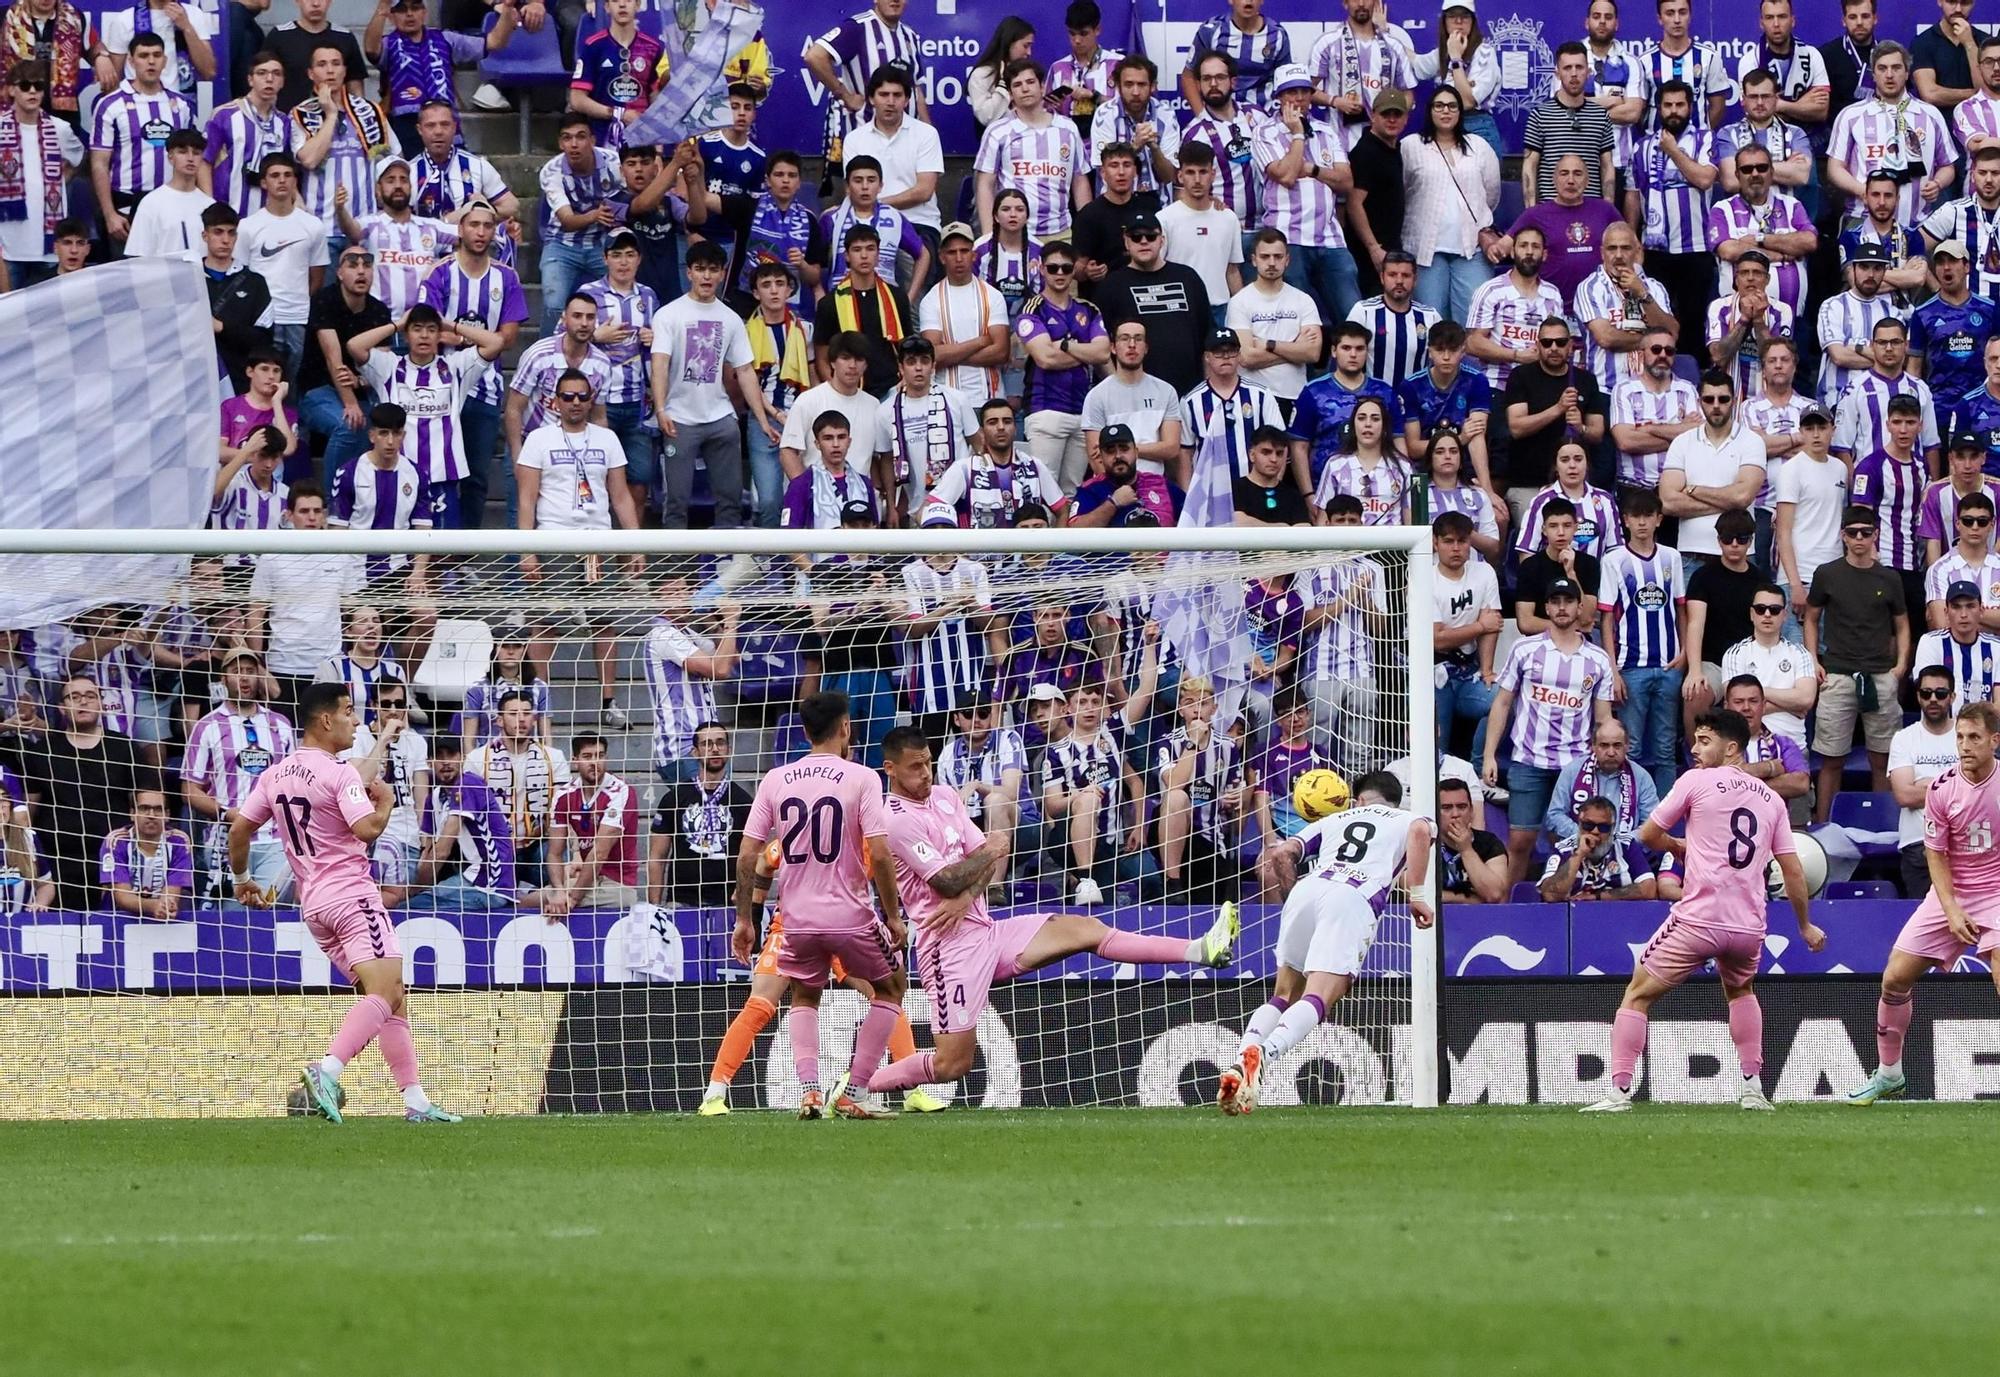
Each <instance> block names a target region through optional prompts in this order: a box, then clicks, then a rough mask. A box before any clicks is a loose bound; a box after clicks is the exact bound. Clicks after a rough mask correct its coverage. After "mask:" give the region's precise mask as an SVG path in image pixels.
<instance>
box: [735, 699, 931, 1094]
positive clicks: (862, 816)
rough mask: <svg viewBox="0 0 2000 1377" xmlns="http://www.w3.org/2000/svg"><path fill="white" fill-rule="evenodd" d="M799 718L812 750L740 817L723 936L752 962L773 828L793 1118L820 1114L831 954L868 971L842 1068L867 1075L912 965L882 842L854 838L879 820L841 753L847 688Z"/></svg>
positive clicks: (766, 784) (873, 784)
mask: <svg viewBox="0 0 2000 1377" xmlns="http://www.w3.org/2000/svg"><path fill="white" fill-rule="evenodd" d="M799 723H800V725H801V726H802V727H804V728H805V733H806V740H807V741H808V742H810V743H811V744H812V750H811V751H810V752H809V753H808V754H806V755H804V756H802V757H800V758H799V759H797V760H795V761H793V762H792V763H791V764H789V765H780V766H779V767H778V768H777V769H775V770H772V771H771V772H770V773H769V774H767V775H765V776H764V778H763V781H762V782H761V783H759V784H758V786H757V796H756V798H755V799H753V800H752V801H751V804H750V817H749V820H748V821H747V822H745V823H744V825H743V844H742V848H741V850H739V851H738V852H737V855H736V931H735V933H734V935H733V936H732V937H731V939H730V944H729V946H730V950H731V951H732V952H734V953H735V956H736V959H737V960H738V961H741V962H742V963H743V964H744V965H746V966H747V965H749V964H750V953H751V949H752V947H754V946H755V944H756V941H757V901H756V890H757V885H758V881H757V858H758V854H759V853H760V852H761V851H762V850H763V849H764V842H765V841H766V840H767V839H768V838H769V837H771V836H772V834H773V833H776V835H777V837H778V850H779V853H780V855H781V856H782V857H783V860H784V870H785V941H784V948H783V950H782V951H781V952H780V954H779V956H778V974H779V975H782V976H784V977H785V978H786V979H787V980H789V981H791V982H792V989H791V1003H792V1017H791V1035H792V1064H793V1066H795V1067H796V1068H797V1070H798V1073H799V1088H800V1096H799V1117H800V1118H801V1119H818V1118H822V1117H824V1115H825V1112H826V1099H825V1097H824V1096H823V1095H822V1094H821V1093H820V1088H819V1000H820V994H821V992H822V991H823V990H824V989H825V988H826V982H827V979H828V977H829V976H830V975H831V974H832V968H833V963H834V962H835V961H836V960H837V961H839V962H840V964H841V966H842V968H843V969H844V970H845V972H846V974H847V975H848V976H855V977H859V978H860V979H862V980H865V981H867V982H868V985H869V987H870V989H872V990H873V991H874V994H873V997H872V998H870V1000H869V1001H868V1012H867V1013H866V1014H865V1015H863V1016H862V1019H861V1028H860V1030H859V1031H858V1032H857V1033H855V1035H854V1065H853V1067H852V1069H851V1070H850V1071H849V1073H848V1074H849V1078H851V1079H852V1080H853V1081H855V1082H856V1083H857V1084H865V1083H866V1081H867V1072H868V1071H872V1070H874V1069H875V1068H876V1067H878V1066H880V1065H881V1064H882V1053H883V1052H884V1051H885V1050H886V1049H887V1048H888V1045H889V1034H890V1032H891V1031H892V1030H894V1028H895V1026H896V1019H897V1017H898V1016H899V1015H900V1014H901V1013H902V1009H903V992H904V991H905V990H906V989H908V988H909V976H908V975H907V974H906V973H905V972H904V970H903V947H904V943H905V941H906V940H907V936H906V934H905V932H904V929H903V915H902V910H901V907H900V905H898V903H897V902H896V879H895V872H894V871H893V870H892V869H891V868H890V865H889V849H888V848H887V847H886V846H881V845H877V846H875V847H874V848H872V852H871V854H869V855H868V856H867V858H866V859H864V856H863V851H864V846H863V843H864V842H865V840H866V839H867V838H869V837H879V836H881V835H883V833H884V832H885V831H886V830H887V819H886V815H885V814H884V812H883V810H882V781H881V779H880V778H879V777H877V775H876V774H875V772H874V771H873V770H870V769H869V768H867V767H866V766H865V765H859V764H856V763H855V762H854V761H852V760H849V759H848V758H847V752H848V747H849V744H850V742H851V741H852V740H853V735H854V728H853V723H852V722H851V721H850V720H849V719H848V715H847V695H846V694H844V693H837V692H829V693H815V694H813V695H811V696H810V697H808V698H807V699H806V700H805V701H804V702H803V703H801V704H800V705H799ZM871 873H872V878H873V879H874V882H875V893H876V896H877V897H878V898H879V899H880V901H881V904H882V917H881V919H880V920H877V918H876V917H875V907H874V905H873V904H871V903H870V902H869V900H868V882H869V879H870V878H871ZM864 1068H865V1070H864ZM843 1084H845V1082H843ZM833 1107H834V1112H835V1113H836V1114H839V1115H841V1116H842V1117H843V1118H849V1119H873V1118H893V1117H894V1116H893V1115H888V1114H880V1113H877V1112H875V1111H872V1110H870V1109H868V1108H867V1107H866V1106H865V1105H862V1104H861V1103H859V1102H858V1101H855V1100H852V1099H846V1100H843V1099H842V1097H840V1096H838V1095H836V1096H835V1097H834V1105H833Z"/></svg>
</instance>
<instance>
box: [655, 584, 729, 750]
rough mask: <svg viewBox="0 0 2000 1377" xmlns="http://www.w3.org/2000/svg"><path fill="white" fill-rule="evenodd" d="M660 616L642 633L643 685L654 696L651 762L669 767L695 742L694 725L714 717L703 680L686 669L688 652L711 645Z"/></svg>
mask: <svg viewBox="0 0 2000 1377" xmlns="http://www.w3.org/2000/svg"><path fill="white" fill-rule="evenodd" d="M714 648H715V647H714V644H713V642H708V641H704V640H696V639H695V637H694V636H692V635H690V634H689V633H688V632H687V631H685V630H683V629H682V628H680V627H678V626H676V625H674V624H673V623H672V622H670V621H668V620H667V619H666V618H665V617H656V618H654V620H653V629H652V630H651V631H648V632H647V633H646V690H647V692H648V693H649V694H651V695H652V699H653V763H654V764H655V765H657V766H659V767H661V768H663V769H664V768H671V767H672V766H673V763H674V762H675V761H676V760H679V759H680V758H681V757H683V756H685V755H687V754H688V752H689V751H690V750H692V749H693V747H694V734H695V729H696V728H697V727H699V726H701V724H702V723H704V722H713V721H715V720H717V719H716V713H715V694H714V693H713V692H712V691H711V690H710V688H709V683H708V680H706V679H703V678H700V677H698V676H696V675H693V674H690V673H689V672H688V670H687V662H688V659H689V657H690V656H694V655H705V654H708V653H709V652H711V651H713V650H714Z"/></svg>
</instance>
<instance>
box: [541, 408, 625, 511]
mask: <svg viewBox="0 0 2000 1377" xmlns="http://www.w3.org/2000/svg"><path fill="white" fill-rule="evenodd" d="M515 463H516V466H517V467H520V468H526V469H540V470H541V471H542V489H541V493H540V495H539V497H538V498H537V500H536V502H535V525H536V527H537V528H539V529H541V530H544V531H608V530H610V529H611V488H610V484H609V483H607V482H606V475H607V474H609V473H610V471H611V470H612V469H622V468H624V467H625V446H624V445H622V444H620V443H619V442H618V437H617V436H616V435H614V434H613V433H612V432H611V431H609V430H606V429H605V428H604V427H603V426H597V425H589V424H586V425H585V426H584V428H583V430H582V431H581V432H571V431H567V430H564V429H563V428H562V424H561V423H560V422H554V421H552V422H550V423H549V424H548V425H545V426H539V427H537V428H536V429H534V430H531V431H529V432H528V438H527V439H526V440H524V441H522V442H521V457H520V458H519V459H518V460H516V461H515Z"/></svg>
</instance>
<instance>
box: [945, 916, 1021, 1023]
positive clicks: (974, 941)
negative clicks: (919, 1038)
mask: <svg viewBox="0 0 2000 1377" xmlns="http://www.w3.org/2000/svg"><path fill="white" fill-rule="evenodd" d="M1048 920H1049V915H1048V914H1046V913H1030V914H1025V915H1022V916H1021V917H1017V918H1004V919H1002V920H1001V921H999V922H997V923H960V924H959V925H958V926H957V927H955V928H953V929H952V930H951V931H950V932H948V933H946V934H945V935H944V936H943V937H939V938H929V939H925V938H920V939H919V940H918V943H917V969H918V973H919V974H920V975H921V976H922V978H923V982H924V989H925V990H926V991H927V992H928V993H929V995H930V998H931V1030H932V1031H933V1032H938V1033H969V1032H971V1031H972V1030H973V1029H974V1028H976V1027H977V1026H978V1024H979V1014H980V1011H981V1010H982V1009H984V1008H985V1007H986V999H987V996H988V994H989V993H991V991H992V989H993V986H994V985H995V984H997V983H999V982H1000V981H1003V980H1012V979H1013V978H1014V977H1015V976H1017V975H1019V974H1021V971H1022V969H1023V968H1022V965H1021V957H1022V956H1023V954H1025V953H1026V951H1027V950H1028V944H1029V943H1030V942H1032V941H1034V940H1035V934H1036V933H1038V932H1040V931H1041V930H1042V925H1043V924H1044V923H1046V922H1048Z"/></svg>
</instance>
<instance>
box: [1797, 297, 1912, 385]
mask: <svg viewBox="0 0 2000 1377" xmlns="http://www.w3.org/2000/svg"><path fill="white" fill-rule="evenodd" d="M1884 316H1894V317H1895V318H1896V319H1897V320H1900V321H1902V322H1903V323H1904V324H1906V325H1907V324H1908V323H1909V320H1910V310H1909V308H1908V307H1907V306H1902V305H1899V304H1898V303H1897V301H1896V294H1895V293H1894V292H1877V293H1876V294H1875V295H1874V296H1872V297H1869V298H1867V299H1866V300H1863V299H1862V298H1861V297H1858V296H1856V295H1855V294H1854V293H1853V292H1851V291H1848V292H1842V293H1841V294H1840V295H1839V296H1836V297H1833V298H1831V299H1830V300H1828V301H1826V302H1824V303H1823V304H1822V305H1821V306H1820V308H1819V334H1818V338H1820V339H1823V340H1835V339H1846V340H1853V341H1855V343H1856V344H1857V345H1858V344H1860V342H1861V341H1863V340H1866V339H1867V338H1868V337H1869V336H1870V335H1872V334H1873V333H1874V332H1875V323H1876V322H1877V321H1879V320H1881V319H1882V318H1883V317H1884ZM1866 372H1868V370H1867V369H1865V368H1843V367H1841V366H1840V365H1839V364H1837V363H1835V362H1834V361H1833V355H1832V354H1830V353H1829V354H1825V355H1822V357H1821V359H1820V365H1819V401H1820V405H1821V406H1834V405H1837V404H1838V403H1839V401H1840V399H1841V398H1842V397H1844V396H1846V395H1847V389H1848V388H1850V387H1852V386H1854V384H1855V382H1856V380H1857V379H1859V378H1860V377H1861V375H1862V374H1864V373H1866Z"/></svg>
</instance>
